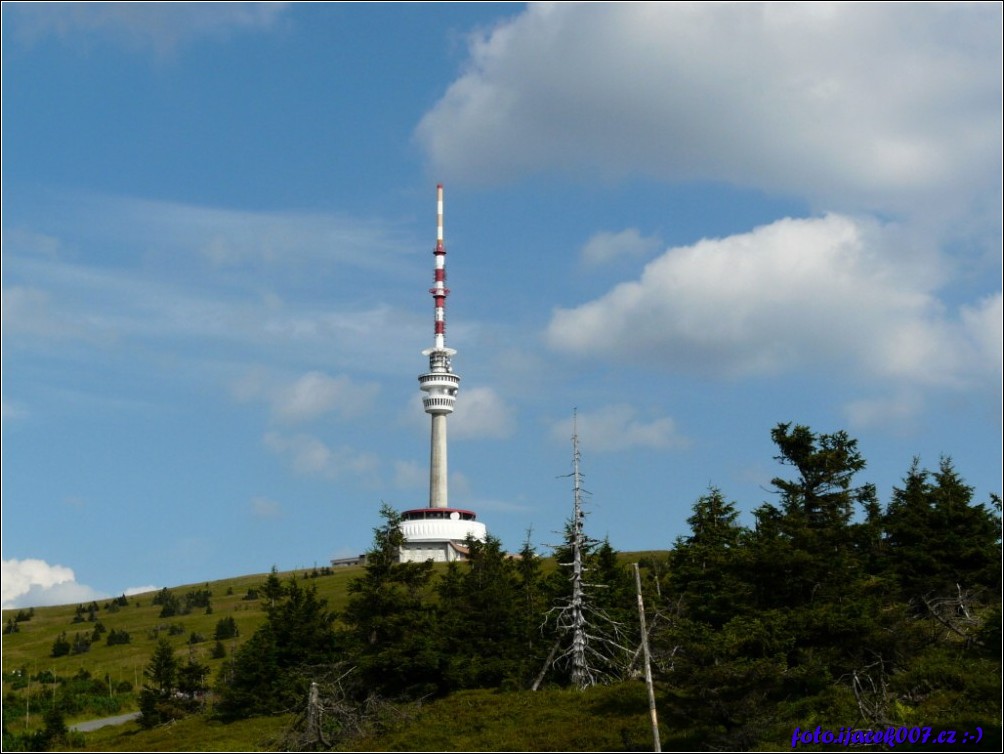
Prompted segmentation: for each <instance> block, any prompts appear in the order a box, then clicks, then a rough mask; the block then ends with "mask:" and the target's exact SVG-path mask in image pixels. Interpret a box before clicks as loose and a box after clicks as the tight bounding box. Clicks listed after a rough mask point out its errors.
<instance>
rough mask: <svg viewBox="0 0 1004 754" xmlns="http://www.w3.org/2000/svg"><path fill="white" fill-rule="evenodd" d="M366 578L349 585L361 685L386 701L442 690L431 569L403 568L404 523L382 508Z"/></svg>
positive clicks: (350, 636) (348, 614)
mask: <svg viewBox="0 0 1004 754" xmlns="http://www.w3.org/2000/svg"><path fill="white" fill-rule="evenodd" d="M380 515H381V516H382V517H383V519H384V524H383V525H382V526H380V527H378V528H376V529H374V542H373V547H372V548H371V549H370V551H369V552H368V553H367V554H366V566H365V572H364V574H363V575H362V576H361V577H359V578H357V579H355V580H354V581H352V582H351V583H350V584H349V593H350V595H351V596H350V597H349V602H348V605H347V607H346V609H345V613H344V616H343V618H344V621H345V623H346V624H347V626H348V629H347V637H346V640H347V642H348V643H349V644H350V646H351V647H352V656H353V658H354V659H355V660H356V661H357V663H358V669H359V674H360V677H361V680H362V683H363V684H364V685H365V686H366V687H367V688H369V689H372V690H373V691H376V692H377V693H380V694H382V695H384V696H387V697H398V696H422V695H424V694H427V693H429V692H431V691H435V690H436V689H438V688H439V686H440V663H441V659H442V658H441V652H442V651H443V645H444V641H445V637H441V636H439V635H438V632H437V630H436V627H435V625H434V608H433V605H432V604H431V602H430V600H429V599H428V597H429V595H428V590H429V584H430V580H431V578H432V563H431V562H430V561H427V562H424V563H402V562H400V558H401V547H402V545H403V544H404V535H403V533H402V532H401V517H400V515H399V514H398V513H397V512H396V511H395V510H394V509H393V508H391V507H390V506H388V505H386V504H385V505H383V506H382V507H381V510H380Z"/></svg>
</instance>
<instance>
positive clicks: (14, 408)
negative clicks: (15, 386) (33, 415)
mask: <svg viewBox="0 0 1004 754" xmlns="http://www.w3.org/2000/svg"><path fill="white" fill-rule="evenodd" d="M0 407H2V410H0V418H2V421H3V423H4V424H6V423H7V422H9V421H15V420H17V419H23V418H25V417H26V416H28V409H27V408H25V407H24V406H23V405H21V404H20V403H15V402H13V401H8V400H7V399H6V398H3V399H2V400H0Z"/></svg>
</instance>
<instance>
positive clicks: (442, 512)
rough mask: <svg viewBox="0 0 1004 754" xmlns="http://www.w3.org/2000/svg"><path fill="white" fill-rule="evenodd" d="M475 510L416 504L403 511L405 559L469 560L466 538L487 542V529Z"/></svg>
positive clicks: (403, 556) (439, 561) (403, 550)
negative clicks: (414, 507) (416, 505)
mask: <svg viewBox="0 0 1004 754" xmlns="http://www.w3.org/2000/svg"><path fill="white" fill-rule="evenodd" d="M476 518H477V516H476V515H475V514H474V511H468V510H462V509H460V508H416V509H414V510H410V511H404V512H403V513H402V514H401V533H402V534H404V546H403V547H402V548H401V560H402V562H413V563H421V562H424V561H426V560H431V561H433V562H434V563H451V562H453V561H454V560H466V559H467V556H468V548H467V544H466V542H467V538H468V537H473V538H474V539H476V540H478V541H480V542H484V541H485V535H486V534H487V533H488V531H487V529H486V528H485V525H484V524H483V523H481V522H480V521H477V520H476Z"/></svg>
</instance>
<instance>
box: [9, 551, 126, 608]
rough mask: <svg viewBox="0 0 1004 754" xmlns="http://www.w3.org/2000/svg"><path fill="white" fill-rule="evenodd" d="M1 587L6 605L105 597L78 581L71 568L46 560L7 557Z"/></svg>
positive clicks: (17, 605)
mask: <svg viewBox="0 0 1004 754" xmlns="http://www.w3.org/2000/svg"><path fill="white" fill-rule="evenodd" d="M2 571H3V577H2V579H0V589H2V593H3V598H2V601H3V608H4V609H5V610H6V609H7V608H11V607H41V606H43V605H66V604H72V603H74V602H91V601H92V600H99V599H105V598H107V596H108V595H106V594H103V593H102V592H99V591H97V590H95V589H92V588H91V587H89V586H87V585H86V584H78V583H77V581H76V575H75V574H74V573H73V569H72V568H67V567H66V566H62V565H50V564H48V563H46V562H45V561H44V560H38V559H36V558H28V559H25V560H16V559H14V560H4V561H3V562H2Z"/></svg>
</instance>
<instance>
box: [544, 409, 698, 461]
mask: <svg viewBox="0 0 1004 754" xmlns="http://www.w3.org/2000/svg"><path fill="white" fill-rule="evenodd" d="M575 431H576V432H577V433H578V436H579V444H580V446H581V447H582V448H588V450H589V451H590V452H597V453H606V452H616V451H622V450H631V449H632V448H656V449H669V448H681V447H686V446H687V445H688V444H689V441H688V440H687V438H685V437H684V436H682V435H681V434H679V433H678V432H677V430H676V425H675V423H674V422H673V420H672V419H671V418H670V417H668V416H662V417H655V418H652V419H649V420H646V419H645V418H639V416H638V411H637V409H635V408H634V407H633V406H630V405H628V404H625V403H618V404H614V405H610V406H603V407H601V408H598V409H596V410H595V411H579V412H577V414H576V418H575ZM572 433H573V420H572V419H571V418H568V419H561V420H559V421H556V422H554V423H553V424H552V425H551V437H552V438H553V439H554V440H556V441H558V442H569V440H570V439H571V437H572Z"/></svg>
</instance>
